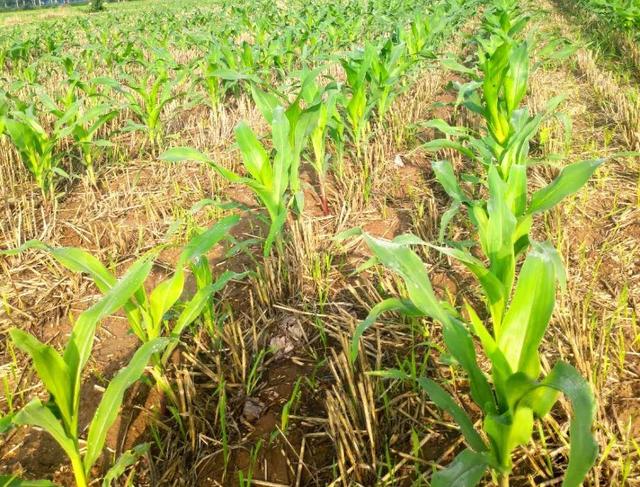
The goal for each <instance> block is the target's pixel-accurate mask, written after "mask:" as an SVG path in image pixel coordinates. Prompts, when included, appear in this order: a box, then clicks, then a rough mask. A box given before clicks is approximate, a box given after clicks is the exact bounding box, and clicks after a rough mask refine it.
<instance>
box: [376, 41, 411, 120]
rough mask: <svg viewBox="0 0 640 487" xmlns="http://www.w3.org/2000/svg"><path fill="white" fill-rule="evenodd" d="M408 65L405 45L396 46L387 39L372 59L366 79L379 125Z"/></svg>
mask: <svg viewBox="0 0 640 487" xmlns="http://www.w3.org/2000/svg"><path fill="white" fill-rule="evenodd" d="M410 64H411V63H410V60H409V56H408V52H407V47H406V46H405V44H403V43H400V44H396V43H394V42H393V41H392V39H388V40H387V42H385V43H384V45H383V46H382V48H381V49H380V51H379V52H378V53H377V55H376V56H374V57H373V58H372V60H371V67H370V72H369V75H368V78H369V80H370V82H371V88H370V90H371V94H372V98H373V99H374V100H375V108H376V112H377V116H378V122H379V123H382V121H383V120H384V117H385V115H386V114H387V111H388V110H389V108H390V107H391V103H392V102H393V100H394V98H395V97H396V96H397V95H398V93H399V87H400V81H401V79H402V76H403V75H404V74H405V73H406V71H407V69H408V68H409V66H410Z"/></svg>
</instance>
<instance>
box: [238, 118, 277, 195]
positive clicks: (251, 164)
mask: <svg viewBox="0 0 640 487" xmlns="http://www.w3.org/2000/svg"><path fill="white" fill-rule="evenodd" d="M235 134H236V142H237V143H238V147H240V152H241V153H242V160H243V162H244V167H245V168H246V169H247V171H248V172H249V174H251V176H252V177H253V178H254V179H255V180H256V181H260V182H261V183H262V184H268V183H269V182H271V179H272V177H273V176H272V174H271V165H270V164H269V154H268V153H267V151H266V150H265V148H264V147H263V146H262V144H261V143H260V141H259V140H258V138H257V137H256V135H255V134H254V133H253V130H251V128H250V127H249V126H248V125H247V124H246V123H245V122H240V123H239V124H238V126H237V127H236V129H235Z"/></svg>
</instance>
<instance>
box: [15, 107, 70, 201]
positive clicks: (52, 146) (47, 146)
mask: <svg viewBox="0 0 640 487" xmlns="http://www.w3.org/2000/svg"><path fill="white" fill-rule="evenodd" d="M2 125H3V128H4V132H5V134H6V135H7V136H8V137H9V139H10V140H11V142H12V143H13V146H14V147H15V149H16V150H17V151H18V154H19V155H20V159H21V160H22V163H23V164H24V166H25V167H26V168H27V170H28V171H29V172H30V173H31V175H32V176H33V178H34V179H35V182H36V184H37V185H38V187H39V188H40V190H41V191H42V194H43V196H45V197H47V196H52V195H53V194H54V192H55V187H54V176H55V175H59V176H64V177H67V178H68V177H69V176H68V174H67V173H66V172H65V171H63V170H62V168H61V167H60V166H59V163H60V160H61V158H62V153H61V152H60V151H58V150H57V147H58V143H59V142H60V140H61V139H63V138H64V137H65V136H67V135H68V134H69V132H70V130H69V128H68V127H64V126H63V121H61V120H57V121H56V123H55V124H54V126H53V127H52V129H51V131H47V130H45V128H44V127H43V126H42V125H41V122H40V119H39V118H38V116H37V115H36V112H35V109H34V107H33V106H30V107H28V108H26V109H25V110H24V111H22V110H12V111H9V113H8V114H7V115H6V116H5V117H3V122H2Z"/></svg>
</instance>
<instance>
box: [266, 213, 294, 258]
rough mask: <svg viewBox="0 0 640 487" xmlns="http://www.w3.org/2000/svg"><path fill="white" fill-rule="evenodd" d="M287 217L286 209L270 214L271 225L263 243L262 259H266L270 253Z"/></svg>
mask: <svg viewBox="0 0 640 487" xmlns="http://www.w3.org/2000/svg"><path fill="white" fill-rule="evenodd" d="M287 215H288V212H287V209H286V208H283V209H281V210H279V211H276V212H275V213H274V214H272V216H271V218H272V220H271V224H270V225H269V233H268V234H267V238H266V239H265V241H264V249H263V255H264V257H267V256H268V255H269V254H270V253H271V248H272V247H273V244H274V242H275V240H276V238H277V237H278V235H279V234H280V231H281V230H282V227H284V224H285V222H286V221H287Z"/></svg>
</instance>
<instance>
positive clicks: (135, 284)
mask: <svg viewBox="0 0 640 487" xmlns="http://www.w3.org/2000/svg"><path fill="white" fill-rule="evenodd" d="M152 266H153V261H152V260H151V259H150V257H148V256H147V257H145V258H141V259H138V260H137V261H136V262H135V263H134V264H133V265H132V266H131V267H130V268H129V270H128V271H127V273H126V274H125V275H124V277H123V278H122V279H120V280H119V281H118V282H117V283H116V284H115V285H114V286H113V287H112V288H111V289H109V291H107V293H106V294H105V295H104V296H103V297H102V299H101V300H100V301H98V302H97V303H96V304H94V305H93V306H91V307H90V308H89V309H88V310H86V311H84V312H83V313H82V314H81V315H80V316H79V317H78V319H77V320H76V323H75V325H74V326H73V331H72V332H71V337H70V338H69V342H68V343H67V347H66V349H65V351H64V361H65V362H66V363H67V366H68V367H69V371H70V374H72V376H73V388H74V405H77V403H78V401H79V399H80V398H79V389H80V375H81V373H82V369H83V368H84V366H85V364H86V363H87V360H89V356H90V355H91V349H92V347H93V339H94V335H95V330H96V326H97V325H98V323H99V322H100V321H101V320H102V319H103V318H105V317H107V316H108V315H110V314H112V313H115V312H116V311H117V310H118V309H120V308H121V307H122V306H124V305H125V303H127V301H129V299H130V298H131V296H132V295H133V294H134V293H135V292H136V291H137V290H138V289H139V288H140V287H141V286H142V285H143V283H144V281H145V279H146V278H147V276H148V275H149V272H151V267H152ZM74 409H75V408H74Z"/></svg>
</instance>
